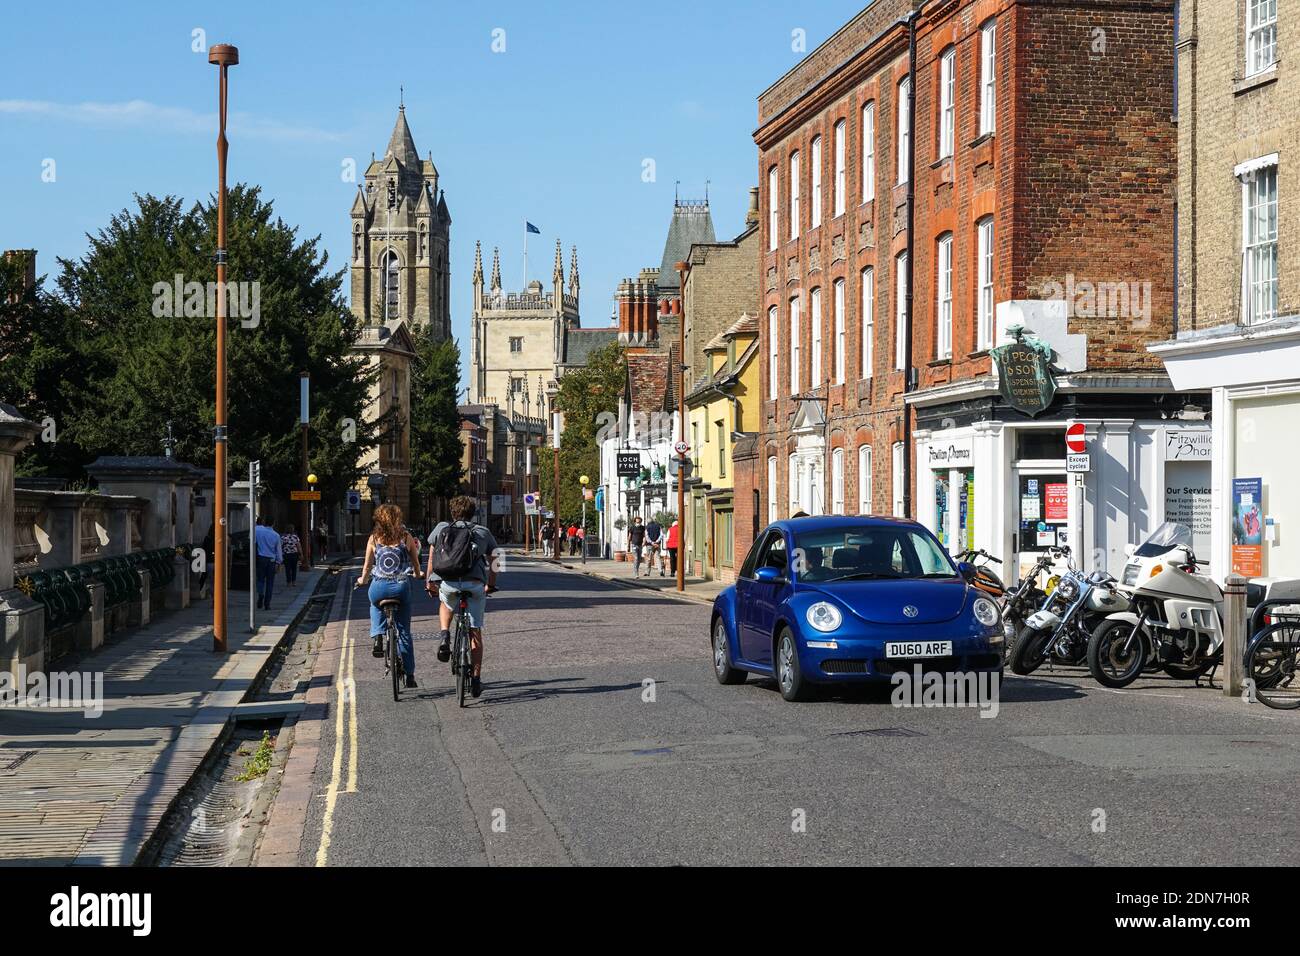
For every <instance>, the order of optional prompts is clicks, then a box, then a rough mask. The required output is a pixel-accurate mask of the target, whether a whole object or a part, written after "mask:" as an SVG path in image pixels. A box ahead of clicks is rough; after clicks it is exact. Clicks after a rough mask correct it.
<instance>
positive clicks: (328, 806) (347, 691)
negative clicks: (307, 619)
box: [316, 587, 357, 866]
mask: <svg viewBox="0 0 1300 956" xmlns="http://www.w3.org/2000/svg"><path fill="white" fill-rule="evenodd" d="M354 591H356V588H355V587H349V588H348V597H347V601H346V603H345V605H344V609H343V639H342V641H341V642H340V644H339V663H338V668H337V669H336V671H335V674H334V699H335V703H334V765H333V768H332V770H331V771H330V785H329V789H328V790H327V791H326V792H325V818H324V820H323V821H322V823H321V832H320V845H319V846H318V847H317V848H316V865H317V866H325V865H327V863H328V861H329V849H330V836H331V835H332V834H333V832H334V809H335V807H336V806H337V805H338V799H339V794H340V793H356V792H357V682H356V679H355V677H354V670H353V660H354V659H355V657H356V645H355V643H354V642H353V640H352V637H351V635H350V631H351V625H352V594H353V592H354ZM345 725H346V734H347V736H346V740H347V744H348V776H347V786H346V787H345V786H343V743H344V739H345V738H344V732H345Z"/></svg>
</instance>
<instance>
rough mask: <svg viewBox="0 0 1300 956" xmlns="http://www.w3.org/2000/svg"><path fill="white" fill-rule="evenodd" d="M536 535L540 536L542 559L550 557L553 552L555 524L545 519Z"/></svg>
mask: <svg viewBox="0 0 1300 956" xmlns="http://www.w3.org/2000/svg"><path fill="white" fill-rule="evenodd" d="M538 534H540V535H541V536H542V557H544V558H549V557H551V556H552V552H553V551H554V550H555V522H554V521H552V520H551V519H550V518H547V519H546V520H545V521H543V522H542V529H541V531H539V532H538Z"/></svg>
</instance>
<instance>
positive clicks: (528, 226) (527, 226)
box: [524, 219, 542, 236]
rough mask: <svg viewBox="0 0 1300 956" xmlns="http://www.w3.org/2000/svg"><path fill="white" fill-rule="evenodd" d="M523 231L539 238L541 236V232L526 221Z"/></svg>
mask: <svg viewBox="0 0 1300 956" xmlns="http://www.w3.org/2000/svg"><path fill="white" fill-rule="evenodd" d="M524 229H525V230H526V231H528V232H531V233H533V234H534V235H537V236H540V235H541V234H542V230H540V229H538V228H537V227H536V226H534V225H533V224H532V223H531V222H529V221H528V220H526V219H525V220H524Z"/></svg>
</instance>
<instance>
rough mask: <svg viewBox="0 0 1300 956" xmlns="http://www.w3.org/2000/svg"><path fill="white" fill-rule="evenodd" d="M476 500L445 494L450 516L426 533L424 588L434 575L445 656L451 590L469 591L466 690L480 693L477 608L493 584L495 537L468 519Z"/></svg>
mask: <svg viewBox="0 0 1300 956" xmlns="http://www.w3.org/2000/svg"><path fill="white" fill-rule="evenodd" d="M477 510H478V505H477V504H476V503H475V501H474V499H473V498H470V497H468V496H467V495H460V496H458V497H456V498H452V499H451V519H452V520H451V521H450V522H447V521H443V522H442V523H440V524H439V525H438V526H437V527H436V528H434V529H433V531H432V532H431V533H430V535H429V564H428V569H427V572H428V573H427V574H426V581H425V588H426V590H428V592H429V594H431V595H432V594H433V593H434V582H435V579H437V580H438V591H437V593H438V596H439V598H440V599H441V600H440V602H439V605H438V623H439V625H440V626H441V629H442V632H441V633H440V634H439V635H438V636H439V638H440V641H439V643H438V660H440V661H442V662H444V663H445V662H447V661H448V660H450V659H451V617H452V614H453V610H454V602H455V601H456V599H457V595H458V594H459V593H461V592H465V593H466V594H468V595H469V625H470V627H469V649H470V660H471V663H472V664H473V669H472V671H471V675H470V685H469V688H470V694H472V695H473V696H474V697H478V696H479V695H480V694H482V693H483V681H482V670H483V612H484V611H485V610H486V605H487V600H486V599H487V595H488V594H491V593H492V592H493V591H495V590H496V589H497V587H496V584H497V572H496V567H495V564H494V562H493V560H492V559H493V557H494V555H495V554H496V552H497V550H498V548H497V542H496V538H494V537H493V536H492V532H491V531H489V530H488V529H487V528H485V527H483V526H482V525H480V524H475V523H474V515H475V512H476V511H477Z"/></svg>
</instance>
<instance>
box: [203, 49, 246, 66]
mask: <svg viewBox="0 0 1300 956" xmlns="http://www.w3.org/2000/svg"><path fill="white" fill-rule="evenodd" d="M208 62H209V63H211V64H212V65H213V66H234V65H235V64H237V63H238V62H239V47H237V46H235V45H234V44H231V43H215V44H213V45H212V47H210V48H209V49H208Z"/></svg>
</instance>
